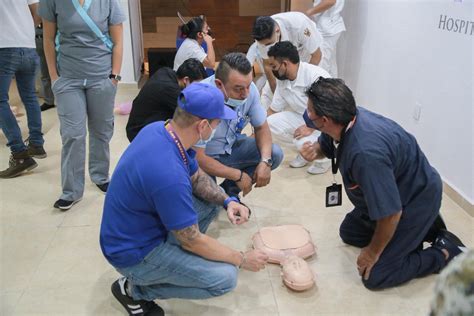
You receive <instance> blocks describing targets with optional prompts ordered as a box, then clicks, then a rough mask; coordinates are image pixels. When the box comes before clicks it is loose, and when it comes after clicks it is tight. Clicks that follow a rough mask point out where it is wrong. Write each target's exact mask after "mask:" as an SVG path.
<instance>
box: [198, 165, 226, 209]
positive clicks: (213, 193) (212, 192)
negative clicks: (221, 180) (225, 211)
mask: <svg viewBox="0 0 474 316" xmlns="http://www.w3.org/2000/svg"><path fill="white" fill-rule="evenodd" d="M192 181H193V193H194V194H195V195H197V196H198V197H200V198H202V199H203V200H205V201H208V202H211V203H214V204H218V205H222V204H224V200H225V199H226V198H227V195H226V194H225V193H224V192H222V191H221V189H220V188H219V186H218V185H217V184H216V182H215V181H214V180H212V178H211V177H210V176H209V175H207V174H206V173H204V172H201V171H199V172H198V173H197V174H196V175H195V177H193V178H192Z"/></svg>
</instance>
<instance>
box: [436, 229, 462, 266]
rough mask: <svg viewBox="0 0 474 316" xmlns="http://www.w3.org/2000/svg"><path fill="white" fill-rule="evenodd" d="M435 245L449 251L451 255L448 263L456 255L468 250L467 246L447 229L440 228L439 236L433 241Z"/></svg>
mask: <svg viewBox="0 0 474 316" xmlns="http://www.w3.org/2000/svg"><path fill="white" fill-rule="evenodd" d="M433 247H435V248H438V249H445V250H447V251H448V253H449V256H448V259H447V260H446V263H449V262H450V261H451V260H452V259H453V258H454V257H456V256H457V255H459V254H461V253H463V252H465V251H466V250H467V248H466V246H464V244H463V243H462V241H461V240H460V239H459V238H458V237H457V236H456V235H454V234H453V233H451V232H449V231H447V230H445V229H442V230H440V232H439V234H438V237H436V240H435V241H434V243H433Z"/></svg>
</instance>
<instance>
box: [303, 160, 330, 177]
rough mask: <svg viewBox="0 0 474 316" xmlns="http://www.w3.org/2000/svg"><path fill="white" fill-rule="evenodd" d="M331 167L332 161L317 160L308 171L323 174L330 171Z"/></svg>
mask: <svg viewBox="0 0 474 316" xmlns="http://www.w3.org/2000/svg"><path fill="white" fill-rule="evenodd" d="M329 168H331V161H317V160H316V161H315V162H314V163H313V164H312V165H311V166H310V167H309V168H308V170H307V171H308V173H310V174H323V173H326V172H328V170H329Z"/></svg>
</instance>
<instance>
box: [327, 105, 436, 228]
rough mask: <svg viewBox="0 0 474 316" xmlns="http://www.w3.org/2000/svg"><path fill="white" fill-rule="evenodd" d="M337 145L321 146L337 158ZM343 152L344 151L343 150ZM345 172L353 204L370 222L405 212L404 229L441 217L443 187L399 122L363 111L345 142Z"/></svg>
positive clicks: (342, 161)
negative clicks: (439, 214)
mask: <svg viewBox="0 0 474 316" xmlns="http://www.w3.org/2000/svg"><path fill="white" fill-rule="evenodd" d="M332 143H333V139H332V138H331V137H330V136H328V135H327V134H324V133H323V134H322V135H321V136H320V137H319V144H320V145H321V149H322V151H323V152H324V154H325V155H326V156H327V157H328V158H332V157H334V150H333V146H332ZM339 147H341V146H339ZM340 150H342V153H341V157H340V160H341V161H340V165H339V171H340V172H341V175H342V179H343V182H344V187H345V190H346V193H347V196H348V197H349V199H350V200H351V202H352V204H354V206H355V207H356V208H358V209H360V210H362V211H363V212H364V213H366V214H368V216H369V217H370V219H372V220H379V219H382V218H384V217H387V216H390V215H393V214H395V213H397V212H398V211H400V210H402V211H403V212H402V218H401V221H400V224H399V225H406V226H415V225H417V224H421V223H418V222H417V219H419V220H418V221H421V220H422V219H424V218H427V216H428V217H431V216H429V215H428V214H429V213H432V214H433V216H436V215H437V214H438V212H439V207H440V204H441V195H442V184H441V179H440V176H439V174H438V172H437V171H436V170H435V169H434V168H433V167H432V166H431V165H430V164H429V162H428V160H427V159H426V157H425V155H424V154H423V152H422V151H421V149H420V147H419V146H418V143H417V142H416V139H415V137H413V136H412V135H411V134H409V133H408V132H406V131H405V130H404V129H403V128H402V127H401V126H399V125H398V124H397V123H395V122H394V121H392V120H390V119H388V118H386V117H383V116H381V115H378V114H376V113H373V112H370V111H368V110H366V109H364V108H361V107H358V108H357V114H356V120H355V123H354V125H353V126H352V127H351V128H350V129H349V130H348V131H347V133H346V135H345V137H344V139H343V142H342V149H340Z"/></svg>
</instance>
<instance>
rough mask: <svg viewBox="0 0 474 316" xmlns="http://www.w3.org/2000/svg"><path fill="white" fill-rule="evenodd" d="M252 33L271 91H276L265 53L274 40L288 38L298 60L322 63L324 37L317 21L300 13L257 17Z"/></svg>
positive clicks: (286, 39) (314, 63)
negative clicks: (296, 52)
mask: <svg viewBox="0 0 474 316" xmlns="http://www.w3.org/2000/svg"><path fill="white" fill-rule="evenodd" d="M252 36H253V38H254V39H255V40H256V41H257V44H258V48H259V52H260V55H261V56H262V58H263V61H264V68H265V74H266V76H267V79H268V83H269V85H270V89H271V91H272V92H274V91H275V87H276V81H275V78H274V76H273V75H272V72H271V67H270V66H269V64H268V55H267V53H268V49H269V48H270V47H271V46H273V45H275V43H277V42H280V41H290V42H291V43H292V44H293V45H294V46H295V47H296V48H297V50H298V54H299V57H300V60H301V61H303V62H307V63H310V64H313V65H319V63H320V62H321V58H322V51H321V46H322V44H323V37H322V35H321V33H320V32H319V31H318V30H317V28H316V24H315V23H314V22H313V21H312V20H311V19H310V18H309V17H307V16H306V15H305V14H303V13H301V12H283V13H278V14H274V15H272V16H260V17H258V18H257V19H256V20H255V23H254V26H253V30H252Z"/></svg>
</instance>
